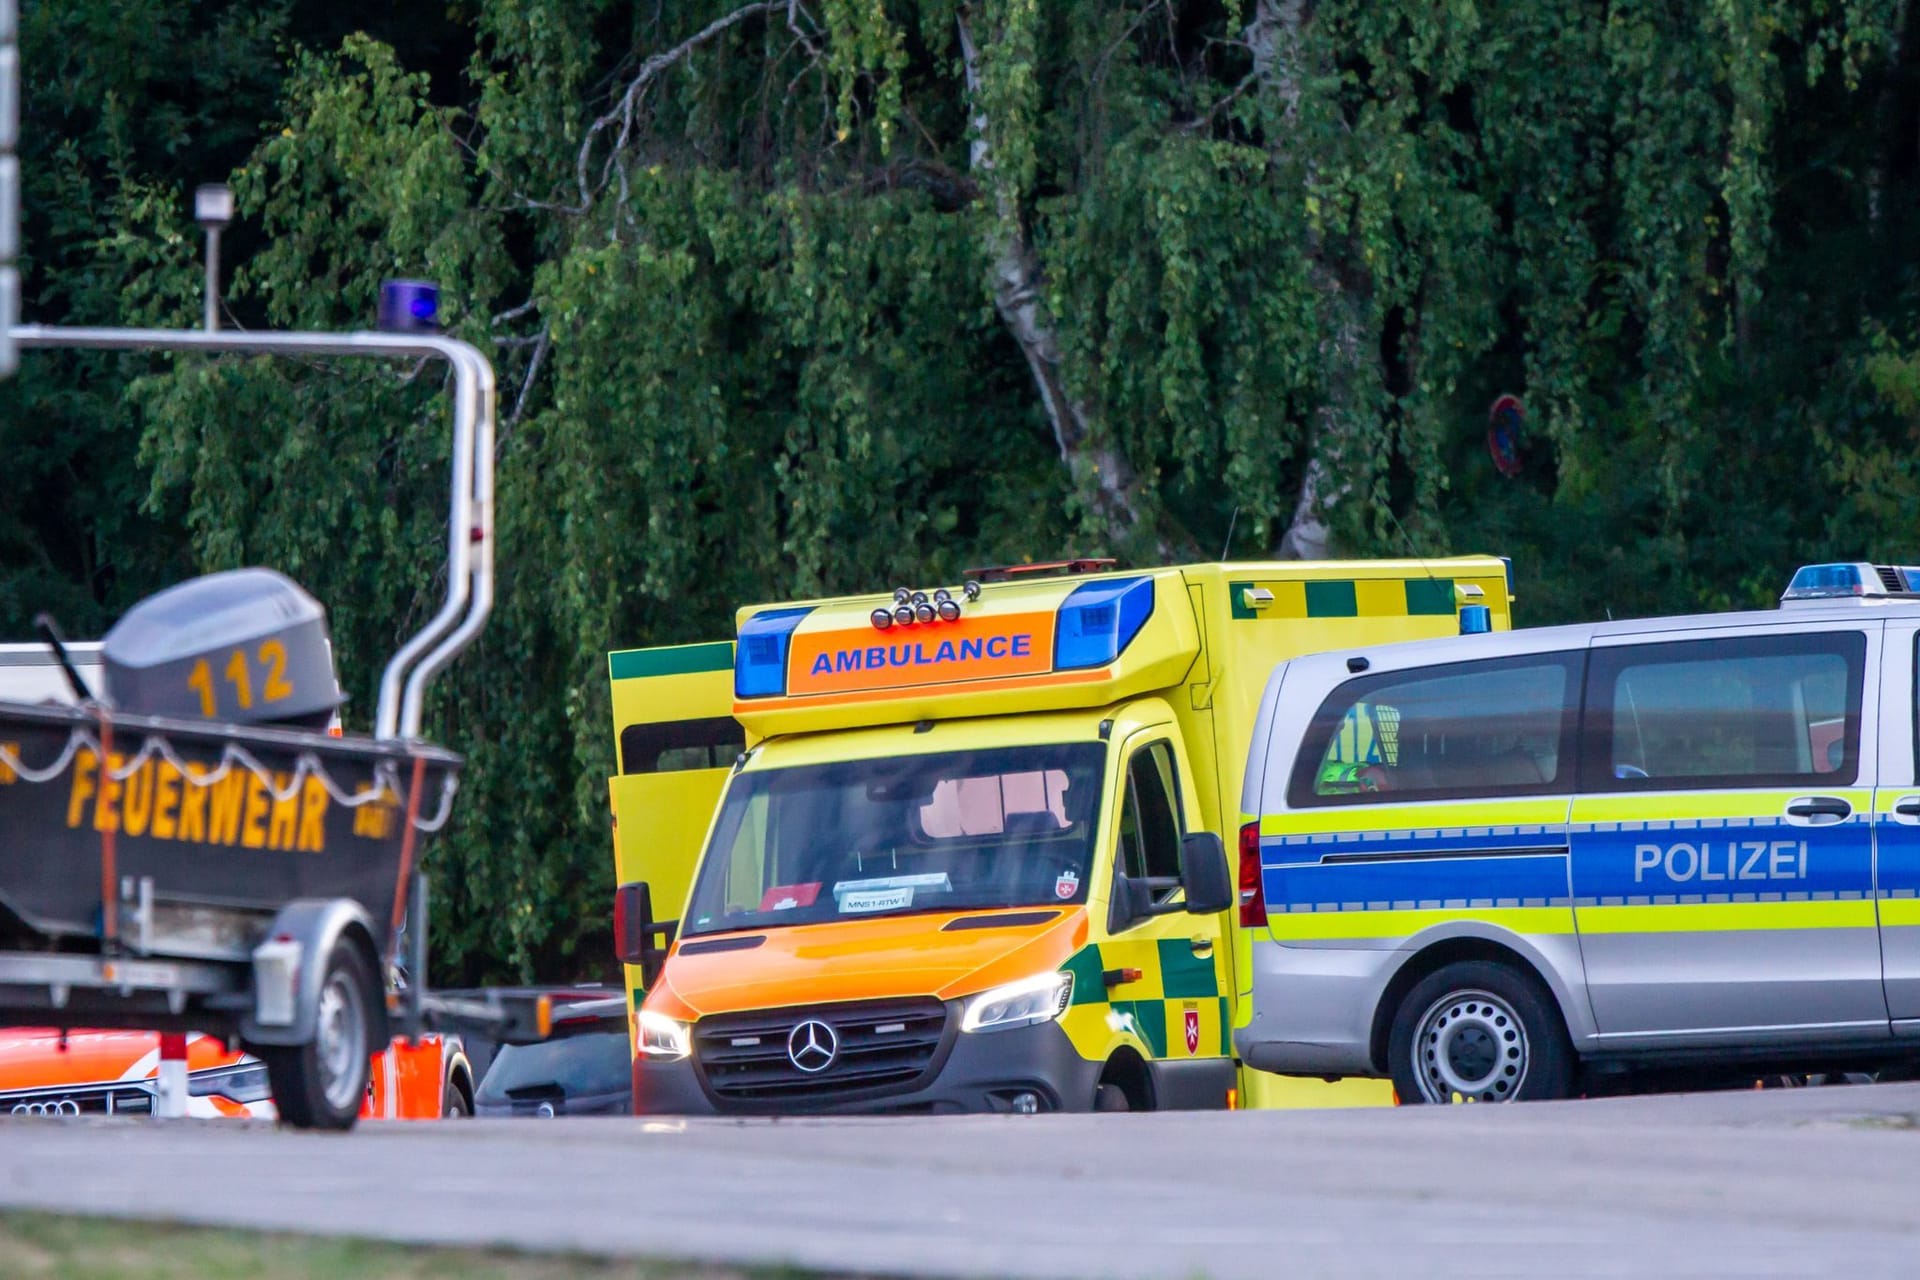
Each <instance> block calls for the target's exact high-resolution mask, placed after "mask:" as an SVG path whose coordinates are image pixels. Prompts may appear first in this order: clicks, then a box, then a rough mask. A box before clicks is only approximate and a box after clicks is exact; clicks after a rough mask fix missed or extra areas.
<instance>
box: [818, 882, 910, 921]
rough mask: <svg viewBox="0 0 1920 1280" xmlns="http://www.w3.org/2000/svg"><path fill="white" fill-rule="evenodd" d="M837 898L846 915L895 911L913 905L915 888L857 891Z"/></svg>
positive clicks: (836, 895) (839, 895)
mask: <svg viewBox="0 0 1920 1280" xmlns="http://www.w3.org/2000/svg"><path fill="white" fill-rule="evenodd" d="M836 888H837V886H836ZM835 898H836V899H837V900H838V902H839V904H840V910H841V912H842V913H843V914H846V915H852V914H854V913H855V912H860V911H893V910H895V909H896V908H899V907H910V906H912V905H913V888H912V886H911V885H909V886H907V887H905V888H900V889H857V890H855V891H854V892H852V893H837V894H835Z"/></svg>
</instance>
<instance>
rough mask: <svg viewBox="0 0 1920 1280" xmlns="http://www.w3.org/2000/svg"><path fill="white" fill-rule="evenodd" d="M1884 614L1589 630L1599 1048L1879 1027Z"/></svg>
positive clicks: (1585, 834) (1576, 861) (1578, 857)
mask: <svg viewBox="0 0 1920 1280" xmlns="http://www.w3.org/2000/svg"><path fill="white" fill-rule="evenodd" d="M1881 633H1882V624H1881V623H1880V622H1878V621H1866V620H1863V621H1861V622H1858V623H1853V622H1829V623H1819V622H1814V623H1798V622H1796V623H1795V624H1794V625H1793V627H1792V629H1791V630H1774V629H1771V628H1769V629H1764V630H1763V629H1760V628H1755V627H1743V628H1720V629H1713V630H1697V631H1686V632H1673V631H1665V632H1645V633H1639V634H1621V635H1608V636H1601V637H1596V639H1595V641H1594V646H1593V649H1592V653H1591V657H1590V660H1589V662H1588V669H1587V688H1586V703H1585V706H1586V710H1585V719H1584V725H1583V730H1584V736H1583V750H1582V754H1581V765H1580V774H1581V776H1580V794H1579V795H1578V796H1576V797H1575V800H1574V806H1573V813H1572V830H1571V845H1572V850H1573V896H1574V915H1575V919H1576V921H1577V923H1578V927H1579V931H1580V947H1581V952H1582V955H1583V957H1584V959H1585V962H1586V973H1587V985H1588V990H1589V992H1590V993H1591V996H1592V1000H1593V1012H1594V1017H1595V1020H1596V1022H1597V1024H1598V1029H1599V1032H1600V1034H1601V1036H1602V1038H1603V1040H1612V1041H1614V1042H1615V1043H1618V1042H1620V1041H1622V1040H1629V1041H1631V1040H1639V1041H1642V1042H1644V1043H1645V1044H1648V1045H1661V1044H1679V1043H1684V1042H1690V1041H1700V1042H1708V1043H1713V1042H1724V1041H1725V1040H1726V1039H1727V1037H1728V1035H1729V1034H1730V1033H1733V1032H1736V1031H1737V1032H1739V1035H1740V1039H1741V1040H1742V1041H1743V1042H1753V1041H1758V1042H1761V1043H1774V1042H1780V1043H1788V1042H1795V1041H1799V1042H1805V1041H1824V1040H1833V1039H1836V1038H1837V1039H1847V1038H1852V1037H1854V1036H1864V1037H1873V1036H1876V1035H1877V1036H1880V1037H1884V1036H1885V1035H1886V1034H1887V1003H1886V999H1885V998H1884V996H1883V995H1882V991H1881V981H1880V940H1879V935H1878V929H1877V927H1876V918H1875V912H1874V902H1873V888H1874V867H1873V840H1872V832H1873V828H1872V824H1871V814H1872V800H1873V783H1874V778H1873V773H1872V769H1873V763H1874V761H1873V756H1874V753H1873V751H1872V748H1871V744H1872V742H1873V741H1874V734H1875V732H1876V721H1877V717H1876V704H1877V701H1878V689H1879V683H1880V672H1879V666H1880V645H1881Z"/></svg>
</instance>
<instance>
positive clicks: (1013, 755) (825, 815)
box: [609, 556, 1512, 1114]
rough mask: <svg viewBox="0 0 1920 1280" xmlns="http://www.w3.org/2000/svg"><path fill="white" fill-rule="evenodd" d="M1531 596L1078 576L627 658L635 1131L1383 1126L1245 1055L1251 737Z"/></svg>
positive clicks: (1083, 567) (1360, 1098) (1033, 571)
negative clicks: (1363, 648) (980, 1115)
mask: <svg viewBox="0 0 1920 1280" xmlns="http://www.w3.org/2000/svg"><path fill="white" fill-rule="evenodd" d="M1511 599H1512V597H1511V593H1510V576H1509V568H1508V565H1507V564H1506V563H1505V562H1504V561H1503V560H1501V559H1499V558H1496V557H1489V556H1477V557H1461V558H1451V559H1444V560H1425V561H1423V560H1404V561H1392V560H1389V561H1355V562H1323V563H1303V562H1283V563H1267V564H1206V565H1192V566H1185V567H1179V568H1161V569H1152V570H1143V571H1116V570H1115V569H1113V568H1112V565H1111V562H1105V561H1100V562H1088V561H1075V562H1063V563H1058V564H1051V565H1037V566H1022V567H1021V568H1019V569H1002V570H981V571H977V572H974V573H970V574H969V575H968V576H967V578H966V579H965V581H963V582H962V583H960V584H957V585H954V586H950V587H943V588H927V589H920V590H916V589H913V588H909V587H902V588H899V589H898V590H896V591H894V592H893V593H891V594H887V595H869V596H856V597H848V598H842V599H831V600H814V601H804V602H795V603H782V604H771V605H759V606H753V607H749V608H746V609H742V610H741V611H740V613H739V615H738V640H737V642H735V643H722V644H710V645H685V646H678V647H673V648H664V649H645V650H632V651H626V652H618V653H613V654H611V655H610V657H609V669H610V675H611V677H612V684H613V706H614V719H615V726H614V727H615V739H616V747H617V752H618V760H619V768H620V773H619V774H618V776H616V777H615V778H613V779H612V781H611V793H612V795H611V798H612V803H613V810H614V822H615V830H616V835H615V868H616V874H617V877H618V880H617V882H618V884H619V885H620V887H619V889H618V891H617V893H616V899H615V933H616V943H617V949H618V951H619V952H620V955H621V958H622V960H623V961H625V962H626V963H627V965H628V969H627V978H628V986H629V991H630V994H631V998H632V1000H633V1009H634V1017H633V1020H632V1026H631V1030H632V1034H633V1042H634V1100H635V1110H636V1111H639V1112H642V1113H667V1114H716V1113H717V1114H767V1113H801V1112H829V1111H830V1112H869V1113H882V1112H922V1113H924V1112H989V1111H1001V1112H1023V1113H1026V1112H1036V1111H1086V1110H1151V1109H1173V1108H1208V1107H1213V1108H1220V1107H1230V1106H1275V1105H1290V1104H1291V1105H1300V1104H1312V1103H1338V1102H1348V1103H1356V1102H1379V1101H1386V1100H1388V1098H1389V1097H1390V1094H1389V1092H1388V1088H1387V1086H1386V1085H1384V1084H1382V1083H1380V1082H1366V1081H1357V1082H1351V1083H1347V1084H1342V1085H1329V1084H1324V1083H1321V1082H1318V1081H1300V1080H1288V1079H1283V1078H1282V1077H1279V1076H1273V1075H1267V1074H1264V1073H1260V1072H1254V1071H1251V1070H1248V1069H1246V1068H1244V1067H1243V1066H1242V1065H1241V1064H1240V1063H1239V1062H1238V1061H1236V1059H1235V1058H1234V1056H1233V1030H1234V1028H1235V1027H1236V1026H1244V1025H1246V1024H1247V1022H1248V1020H1249V1017H1250V1009H1249V1007H1248V1003H1249V999H1250V996H1251V993H1252V981H1251V965H1250V941H1249V932H1248V930H1246V929H1244V928H1243V927H1242V920H1241V916H1242V914H1243V913H1247V912H1258V911H1261V910H1263V903H1262V902H1261V901H1260V900H1259V894H1258V887H1259V879H1258V877H1259V856H1258V849H1257V847H1256V848H1254V849H1253V850H1251V852H1249V851H1248V850H1245V849H1242V848H1240V847H1239V846H1240V845H1241V844H1242V840H1241V839H1240V836H1241V833H1242V822H1241V818H1240V805H1241V794H1242V775H1243V773H1244V771H1245V768H1246V762H1247V758H1248V747H1249V742H1250V739H1251V735H1252V732H1253V726H1254V719H1255V716H1256V714H1257V711H1258V704H1259V701H1260V696H1261V691H1262V687H1263V685H1264V684H1265V682H1266V679H1267V677H1268V675H1269V673H1270V672H1271V671H1272V670H1273V668H1274V666H1275V664H1276V663H1278V662H1281V661H1282V660H1285V659H1288V658H1292V657H1296V656H1299V655H1301V654H1305V653H1310V652H1318V651H1322V650H1330V649H1344V648H1351V647H1354V646H1358V645H1376V644H1380V643H1384V642H1389V641H1394V640H1411V639H1420V638H1429V639H1431V638H1438V637H1441V636H1446V635H1454V634H1459V633H1461V632H1477V631H1486V630H1506V629H1508V627H1509V625H1510V604H1511ZM1383 732H1385V730H1382V729H1380V728H1379V727H1375V726H1370V727H1367V728H1366V729H1365V730H1364V731H1362V728H1361V727H1359V726H1356V727H1355V730H1354V732H1353V734H1352V739H1353V740H1352V742H1351V743H1350V744H1349V746H1348V750H1347V753H1346V754H1347V756H1351V757H1352V758H1351V759H1350V760H1348V759H1346V758H1345V757H1342V758H1341V760H1340V761H1338V762H1336V765H1335V766H1333V767H1342V768H1348V767H1350V768H1354V769H1359V768H1364V766H1365V763H1366V760H1367V759H1368V758H1369V755H1370V753H1377V752H1378V750H1379V749H1380V743H1379V742H1378V741H1377V738H1378V737H1379V735H1380V734H1381V733H1383ZM1248 829H1253V828H1248ZM1223 837H1228V838H1230V839H1231V840H1232V842H1233V844H1234V846H1235V848H1234V852H1233V856H1231V857H1230V856H1229V855H1228V851H1227V847H1226V842H1225V841H1224V840H1223ZM1257 838H1258V837H1257V830H1256V835H1255V841H1256V844H1257ZM656 906H657V907H658V909H659V910H658V916H659V917H662V918H656ZM669 916H670V917H671V918H670V919H669V918H664V917H669Z"/></svg>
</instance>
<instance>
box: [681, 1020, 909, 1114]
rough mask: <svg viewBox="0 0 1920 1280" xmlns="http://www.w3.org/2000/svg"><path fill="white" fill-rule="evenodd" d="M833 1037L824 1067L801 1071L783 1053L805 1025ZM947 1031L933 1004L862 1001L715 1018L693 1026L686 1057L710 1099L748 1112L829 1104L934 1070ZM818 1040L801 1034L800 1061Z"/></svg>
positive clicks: (902, 1086)
mask: <svg viewBox="0 0 1920 1280" xmlns="http://www.w3.org/2000/svg"><path fill="white" fill-rule="evenodd" d="M810 1021H811V1022H820V1023H824V1024H825V1025H826V1026H827V1027H829V1028H831V1029H832V1031H833V1040H834V1041H835V1045H834V1053H833V1058H832V1061H831V1063H830V1064H829V1065H827V1066H826V1067H825V1068H824V1069H821V1070H817V1071H803V1070H801V1069H800V1066H799V1065H797V1064H796V1063H795V1061H794V1055H793V1054H792V1053H790V1052H789V1042H790V1041H791V1040H793V1038H794V1037H795V1033H796V1029H797V1028H799V1027H801V1025H802V1024H804V1023H807V1022H810ZM946 1031H947V1007H946V1005H944V1004H942V1003H941V1002H940V1001H938V1000H932V999H921V1000H866V1001H860V1002H857V1003H847V1004H827V1005H812V1006H806V1007H802V1008H793V1009H772V1010H765V1011H759V1012H754V1013H736V1014H723V1015H720V1016H717V1017H712V1018H702V1019H701V1020H700V1021H698V1022H696V1023H695V1024H694V1033H693V1052H694V1058H695V1060H696V1061H697V1062H698V1063H699V1066H700V1071H701V1073H702V1074H703V1075H704V1076H705V1077H706V1081H707V1087H708V1088H709V1089H711V1090H712V1091H713V1095H714V1097H715V1098H716V1099H718V1100H719V1101H721V1102H723V1103H734V1104H737V1105H741V1106H748V1107H767V1108H777V1107H779V1106H780V1105H782V1104H808V1103H820V1102H831V1101H833V1100H834V1099H836V1098H838V1097H840V1096H843V1095H852V1094H858V1095H861V1096H871V1095H873V1094H875V1093H876V1092H877V1093H892V1092H900V1091H905V1090H907V1089H911V1088H913V1087H915V1086H917V1085H919V1084H921V1083H922V1082H923V1078H924V1077H926V1076H927V1075H928V1074H929V1073H930V1072H931V1070H932V1068H933V1066H934V1059H935V1056H936V1055H937V1054H938V1053H939V1050H940V1046H941V1043H942V1041H943V1040H944V1039H945V1036H946ZM824 1039H825V1037H823V1036H819V1035H817V1034H816V1035H814V1036H813V1037H811V1040H809V1039H808V1038H807V1037H805V1035H804V1033H802V1039H801V1041H800V1044H801V1047H802V1049H803V1053H802V1055H801V1056H802V1058H803V1059H807V1060H809V1062H811V1061H812V1060H816V1059H817V1058H818V1051H817V1048H813V1049H810V1048H809V1047H808V1046H809V1044H813V1045H818V1044H819V1043H821V1042H823V1041H824Z"/></svg>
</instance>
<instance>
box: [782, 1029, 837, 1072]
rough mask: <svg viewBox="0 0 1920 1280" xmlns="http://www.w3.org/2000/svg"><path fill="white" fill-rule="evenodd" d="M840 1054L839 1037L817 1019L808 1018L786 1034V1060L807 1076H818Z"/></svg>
mask: <svg viewBox="0 0 1920 1280" xmlns="http://www.w3.org/2000/svg"><path fill="white" fill-rule="evenodd" d="M839 1054H840V1037H839V1036H838V1035H836V1034H834V1030H833V1028H832V1027H830V1026H828V1025H827V1024H826V1023H824V1022H822V1021H820V1020H819V1019H818V1018H808V1019H807V1020H806V1021H805V1022H803V1023H801V1024H800V1025H799V1026H797V1027H795V1028H794V1029H793V1030H792V1031H790V1032H788V1033H787V1059H788V1061H790V1062H792V1063H793V1065H794V1066H796V1067H798V1068H800V1070H802V1071H804V1072H806V1073H807V1074H808V1075H810V1076H813V1075H819V1074H820V1073H821V1072H822V1071H825V1070H826V1069H827V1068H828V1067H830V1066H832V1065H833V1060H834V1058H836V1057H838V1056H839Z"/></svg>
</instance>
